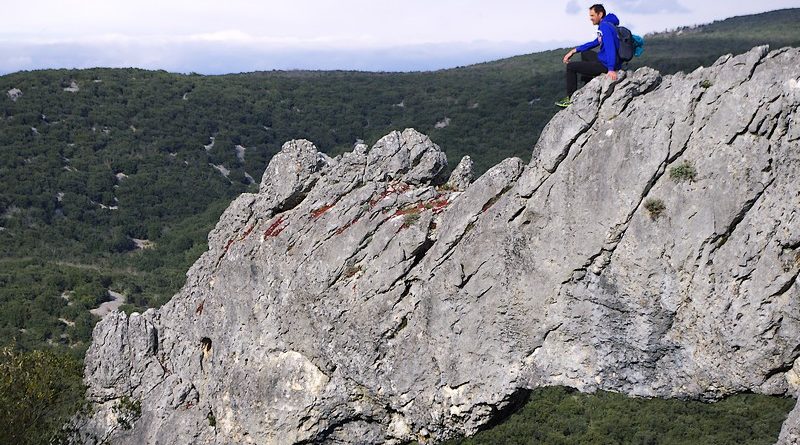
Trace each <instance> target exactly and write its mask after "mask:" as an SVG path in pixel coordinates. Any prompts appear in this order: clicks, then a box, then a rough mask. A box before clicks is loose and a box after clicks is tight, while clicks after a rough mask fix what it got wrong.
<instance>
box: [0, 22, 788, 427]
mask: <svg viewBox="0 0 800 445" xmlns="http://www.w3.org/2000/svg"><path fill="white" fill-rule="evenodd" d="M798 21H800V9H791V10H783V11H776V12H772V13H766V14H760V15H756V16H748V17H738V18H733V19H729V20H725V21H722V22H718V23H714V24H711V25H707V26H702V27H697V28H684V29H680V30H676V31H671V32H665V33H661V34H656V35H650V36H647V49H646V52H645V54H644V56H643V57H641V58H637V59H635V60H634V62H633V63H632V64H631V66H630V67H629V69H635V68H638V67H641V66H651V67H653V68H656V69H658V70H660V71H661V72H662V73H665V74H669V73H674V72H676V71H680V70H683V71H690V70H694V69H695V68H697V67H698V66H700V65H706V66H707V65H710V64H712V63H713V62H714V61H715V60H716V59H717V58H718V57H719V56H720V55H722V54H725V53H741V52H744V51H747V50H749V49H750V48H751V47H753V46H755V45H759V44H769V45H771V46H772V47H773V48H777V47H782V46H800V28H799V27H797V26H796V23H797V22H798ZM634 31H635V30H634ZM564 52H565V50H563V49H559V50H553V51H547V52H541V53H536V54H528V55H522V56H518V57H512V58H509V59H504V60H499V61H495V62H489V63H483V64H478V65H473V66H468V67H460V68H456V69H450V70H441V71H436V72H423V73H358V72H340V71H337V72H282V71H274V72H261V73H248V74H236V75H226V76H200V75H196V74H191V75H182V74H171V73H167V72H164V71H145V70H138V69H99V68H98V69H88V70H46V71H33V72H19V73H14V74H9V75H5V76H0V347H2V346H4V345H13V347H14V348H15V351H17V352H18V353H20V354H31V353H29V352H21V351H32V350H37V349H39V350H42V351H44V352H41V353H42V354H50V353H53V351H62V352H63V353H64V354H66V355H68V356H70V357H73V358H78V359H79V358H81V357H82V356H83V354H84V351H85V349H86V347H87V345H88V342H89V341H90V337H91V330H92V327H93V325H94V323H95V322H96V321H97V317H95V316H93V315H91V314H90V313H89V309H91V308H94V307H96V306H97V305H98V304H100V303H102V302H103V301H105V300H106V299H108V295H109V294H108V291H109V290H112V291H116V292H120V293H122V294H124V295H125V296H126V297H127V304H126V305H124V306H123V310H126V311H128V312H131V311H135V310H143V309H145V308H147V307H158V306H160V305H161V304H163V303H164V302H165V301H167V300H168V299H169V298H170V297H171V296H172V295H173V294H174V293H175V292H176V291H177V290H178V289H179V288H180V286H181V285H182V284H183V283H184V281H185V272H186V271H187V270H188V268H189V266H190V265H191V264H192V263H193V262H194V261H195V260H196V259H197V258H198V257H199V256H200V255H201V254H202V253H203V252H204V251H205V250H206V248H207V241H206V236H207V234H208V232H209V230H210V229H211V228H213V226H214V224H215V223H216V221H217V220H218V218H219V215H220V214H221V212H222V211H223V210H224V208H225V207H226V206H227V205H228V204H229V203H230V201H231V200H232V199H233V198H234V197H235V196H237V195H238V194H240V193H242V192H254V191H256V190H257V187H258V185H257V183H258V182H259V179H260V176H261V174H262V172H263V171H264V170H265V168H266V165H267V162H268V161H269V159H270V158H271V157H272V156H273V155H274V154H275V153H277V152H278V151H279V150H280V147H281V145H282V144H283V142H285V141H287V140H290V139H294V138H307V139H310V140H312V141H314V142H315V143H316V144H317V146H318V147H319V148H320V149H321V150H322V151H325V152H328V153H329V154H331V155H336V154H339V153H342V152H344V151H345V150H349V149H350V148H351V147H352V144H353V143H354V142H355V141H356V140H358V139H361V140H364V141H366V142H367V143H368V144H372V143H374V142H375V141H376V140H377V139H378V138H379V137H381V136H383V135H385V134H387V133H389V132H390V131H392V130H402V129H404V128H406V127H414V128H416V129H418V130H419V131H421V132H423V133H426V134H428V135H429V136H430V137H431V138H432V139H433V140H434V141H435V142H436V143H437V144H439V145H440V146H441V147H442V148H443V149H444V150H445V151H446V152H447V154H448V157H449V159H448V160H449V162H450V165H453V166H454V165H456V164H457V162H458V161H459V160H460V159H461V157H462V156H464V155H470V156H471V157H472V159H473V160H474V161H475V171H476V173H477V174H480V173H482V172H484V171H486V170H487V169H488V168H489V167H491V166H492V165H495V164H496V163H498V162H499V161H500V160H502V159H505V158H507V157H512V156H518V157H521V158H522V159H524V160H527V159H529V157H530V152H531V148H532V147H533V146H534V144H535V142H536V140H537V138H538V137H539V134H540V133H541V131H542V129H543V128H544V126H545V124H546V123H547V122H548V121H549V120H550V118H551V117H552V116H553V115H554V114H555V113H556V112H557V111H559V110H558V109H557V108H556V107H554V106H553V105H552V104H553V102H554V101H555V100H557V99H559V98H561V97H562V96H563V94H564V92H563V88H564V85H563V74H562V73H563V69H564V67H563V64H562V63H561V58H562V57H563V54H564ZM73 81H74V82H75V83H76V84H77V85H78V86H79V88H80V89H79V90H78V91H67V90H65V88H68V87H69V86H70V85H71V84H72V82H73ZM14 88H17V89H19V90H21V91H22V95H21V96H19V97H16V100H12V98H11V97H10V96H9V95H7V94H6V92H7V91H10V90H12V89H14ZM445 116H447V117H448V118H449V119H450V125H448V126H447V127H444V128H436V123H437V122H439V121H441V120H442V119H443V118H444V117H445ZM212 138H213V139H212ZM662 204H663V203H662ZM662 210H663V209H662ZM409 218H413V217H411V216H409ZM409 222H410V221H409ZM472 227H473V224H470V225H469V226H468V227H467V231H469V230H471V229H472ZM56 356H57V357H62V356H61V355H56ZM31 357H40V358H39V359H36V360H34V365H32V366H34V367H43V369H42V370H41V372H49V371H47V369H49V368H47V367H48V366H51V365H50V364H51V363H52V362H51V361H48V360H49V359H48V360H45V359H44V358H41V357H42V356H31ZM53 360H55V359H53ZM64 360H66V359H64ZM37 369H38V368H37ZM70 369H71V368H70ZM37 372H39V371H37ZM56 376H57V377H58V378H60V379H62V380H63V381H62V382H61V384H64V385H67V386H69V385H71V383H70V382H71V380H69V379H70V377H68V376H67V375H66V374H56ZM15 394H16V396H21V393H15ZM62 394H64V397H66V399H64V403H69V400H68V399H69V397H68V396H67V394H68V393H62ZM14 396H15V395H13V394H12V395H10V396H9V397H14ZM7 406H14V405H7ZM53 406H54V407H57V406H61V405H59V403H58V401H57V402H54V403H53ZM64 406H66V405H64ZM20 421H22V419H20ZM17 429H19V428H17ZM42 434H44V430H42ZM31 437H38V436H31ZM32 440H34V442H31V443H36V442H35V440H36V439H32ZM0 442H3V443H6V442H8V441H5V440H2V441H0ZM9 443H19V442H18V441H11V442H9Z"/></svg>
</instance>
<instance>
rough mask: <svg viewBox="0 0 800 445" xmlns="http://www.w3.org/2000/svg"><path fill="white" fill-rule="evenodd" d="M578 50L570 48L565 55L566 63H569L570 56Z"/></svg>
mask: <svg viewBox="0 0 800 445" xmlns="http://www.w3.org/2000/svg"><path fill="white" fill-rule="evenodd" d="M576 52H577V51H575V50H574V49H572V50H570V51H569V52H568V53H567V55H565V56H564V63H569V58H570V57H572V56H573V55H574V54H575V53H576Z"/></svg>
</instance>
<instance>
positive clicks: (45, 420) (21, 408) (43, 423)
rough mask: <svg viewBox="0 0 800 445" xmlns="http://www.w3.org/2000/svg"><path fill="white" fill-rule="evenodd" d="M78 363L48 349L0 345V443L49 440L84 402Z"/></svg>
mask: <svg viewBox="0 0 800 445" xmlns="http://www.w3.org/2000/svg"><path fill="white" fill-rule="evenodd" d="M82 368H83V366H82V365H81V362H80V360H78V359H76V358H74V357H72V356H70V355H68V354H62V353H58V352H53V351H51V350H39V351H32V352H21V351H16V350H14V348H13V347H12V346H6V347H3V348H2V349H0V443H3V444H17V445H38V444H48V443H50V441H51V440H52V439H53V438H54V437H56V435H57V434H58V432H59V431H60V429H61V427H62V426H63V425H64V424H65V423H66V422H67V421H68V420H69V419H70V418H71V417H72V415H73V414H75V413H77V412H78V411H79V410H80V409H81V407H83V406H84V397H83V394H84V391H85V387H84V386H83V383H82V374H83V372H82V371H83V369H82Z"/></svg>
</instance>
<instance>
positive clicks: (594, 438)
mask: <svg viewBox="0 0 800 445" xmlns="http://www.w3.org/2000/svg"><path fill="white" fill-rule="evenodd" d="M794 403H795V401H794V400H793V399H790V398H780V397H768V396H761V395H755V394H741V395H736V396H733V397H730V398H727V399H725V400H723V401H721V402H718V403H713V404H705V403H701V402H687V401H682V400H661V399H652V400H648V399H636V398H628V397H625V396H623V395H620V394H616V393H610V392H598V393H597V394H594V395H586V394H580V393H577V392H575V391H574V390H570V389H567V388H543V389H539V390H536V391H534V392H533V393H532V394H531V397H530V399H529V401H528V402H527V403H526V404H525V406H524V407H523V409H521V410H519V411H518V412H516V413H514V414H513V415H511V416H510V417H509V418H508V419H506V421H505V422H503V423H502V424H500V425H497V426H495V427H494V428H491V429H489V430H486V431H482V432H480V433H478V434H476V435H475V436H473V437H471V438H467V439H458V440H451V441H449V442H445V443H446V444H448V445H456V444H459V445H477V444H505V445H517V444H518V445H529V444H530V445H532V444H543V445H544V444H546V445H570V444H575V445H579V444H619V445H624V444H631V445H634V444H635V445H647V444H653V445H694V444H704V445H731V444H737V445H742V444H749V445H756V444H764V445H770V444H773V443H775V441H776V440H777V439H778V433H779V432H780V429H781V424H782V423H783V421H784V419H785V418H786V415H787V414H788V413H789V411H791V410H792V408H793V407H794Z"/></svg>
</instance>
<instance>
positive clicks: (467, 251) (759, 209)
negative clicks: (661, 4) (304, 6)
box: [79, 47, 800, 444]
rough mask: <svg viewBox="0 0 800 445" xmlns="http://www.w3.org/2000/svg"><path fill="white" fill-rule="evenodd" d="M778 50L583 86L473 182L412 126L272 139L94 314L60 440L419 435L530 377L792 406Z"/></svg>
mask: <svg viewBox="0 0 800 445" xmlns="http://www.w3.org/2000/svg"><path fill="white" fill-rule="evenodd" d="M798 59H800V50H798V49H791V48H784V49H779V50H776V51H772V52H769V51H768V49H767V48H766V47H758V48H754V49H753V50H752V51H750V52H748V53H745V54H742V55H738V56H726V57H723V58H720V60H718V61H717V62H716V63H715V64H714V65H712V66H710V67H707V68H702V69H698V70H696V71H694V72H692V73H688V74H685V73H679V74H676V75H674V76H662V75H660V74H659V73H658V72H656V71H654V70H652V69H649V68H642V69H639V70H637V71H635V72H632V73H630V72H629V73H626V74H625V75H624V76H623V77H622V79H620V80H619V81H617V82H609V81H608V80H607V79H604V78H598V79H595V80H593V81H592V82H590V83H589V84H588V85H587V86H586V87H584V88H583V89H581V90H580V91H579V92H578V93H577V94H576V96H575V97H574V105H573V106H571V107H570V108H568V109H567V110H565V111H563V112H560V113H559V114H558V115H556V116H555V117H554V118H553V120H552V121H551V122H550V123H548V125H547V126H546V128H545V129H544V131H543V133H542V136H541V138H540V140H539V141H538V143H536V145H535V147H534V149H533V152H534V153H533V157H532V160H531V163H530V164H529V165H527V166H526V165H524V164H523V163H522V162H521V161H520V160H519V159H507V160H505V161H503V162H501V163H500V164H498V165H497V166H495V167H493V168H492V169H490V170H489V171H487V172H486V173H485V174H483V175H482V176H480V177H479V178H477V179H476V180H474V182H471V181H470V180H469V179H468V178H469V176H470V175H469V174H468V173H469V170H470V168H469V161H466V160H465V161H463V162H462V163H461V164H459V167H457V168H456V169H455V172H454V173H453V175H451V179H450V180H447V178H446V177H445V171H446V161H445V156H444V153H442V151H441V150H439V148H438V147H437V146H436V145H435V144H433V143H432V142H431V141H430V139H428V138H427V137H426V136H424V135H421V134H419V133H418V132H416V131H414V130H406V131H404V132H402V133H399V132H394V133H391V134H389V135H387V136H386V137H385V138H383V139H381V140H380V141H378V142H377V143H376V144H375V146H373V147H372V149H370V150H368V149H367V147H366V146H364V145H363V144H361V145H357V146H356V147H355V148H354V150H353V151H352V152H349V153H345V154H344V155H342V156H340V157H337V158H336V159H330V158H328V157H326V156H324V155H322V154H320V153H319V152H318V151H317V150H316V149H315V148H314V147H313V145H312V144H311V143H309V142H307V141H292V142H290V143H288V144H287V145H285V146H284V148H283V150H282V151H281V153H280V154H278V155H276V156H275V157H274V158H273V160H272V161H271V162H270V165H269V167H268V169H267V172H266V173H265V175H264V178H263V180H262V187H261V189H260V192H259V193H255V194H244V195H241V196H240V197H239V198H237V199H236V200H235V201H234V202H233V203H232V204H231V205H230V207H229V208H228V209H227V210H226V211H225V213H224V214H223V215H222V217H221V218H220V222H219V223H218V224H217V227H216V228H215V229H214V230H213V231H212V232H211V233H210V234H209V250H208V252H206V253H205V254H204V255H203V256H202V257H201V258H200V259H199V260H198V261H197V262H196V263H195V264H194V265H193V266H192V268H191V270H190V271H189V272H188V274H187V282H186V285H185V286H184V287H183V288H182V289H181V290H180V292H178V294H176V295H175V296H174V297H173V298H172V300H171V301H170V302H169V303H167V304H166V305H164V306H163V307H162V308H160V309H158V310H148V311H147V312H145V313H144V314H141V315H132V316H130V317H127V316H125V315H124V314H118V313H115V314H111V315H109V316H108V317H106V318H105V319H104V320H103V321H101V322H100V323H98V325H97V327H96V328H95V331H94V341H93V343H92V346H91V347H90V349H89V351H88V352H87V358H86V381H87V384H88V385H89V390H88V396H89V398H90V400H91V401H92V402H93V404H94V412H93V414H92V415H91V416H90V417H87V418H83V419H80V422H79V423H80V424H79V432H80V434H81V435H82V436H81V437H82V438H83V440H84V441H85V442H92V439H91V438H93V437H94V438H96V439H97V440H96V441H102V440H111V441H113V443H119V444H128V443H130V444H133V443H156V442H158V443H220V444H222V443H258V444H270V443H274V444H301V443H403V442H406V441H410V440H417V441H420V442H424V443H437V442H439V441H441V440H444V439H446V438H448V437H452V436H453V435H456V434H471V433H473V432H475V431H476V430H477V429H478V428H479V427H480V426H481V425H484V424H485V423H486V422H488V421H489V420H491V418H492V416H493V415H495V414H496V413H497V412H498V411H500V410H502V409H503V408H504V407H506V406H508V405H509V404H512V403H514V402H515V401H516V400H517V398H518V397H519V396H520V395H521V394H524V392H525V391H527V390H528V389H532V388H536V387H541V386H548V385H567V386H571V387H574V388H578V389H580V390H582V391H595V390H598V389H606V390H614V391H619V392H623V393H626V394H630V395H637V396H648V397H650V396H658V397H688V398H697V399H703V400H715V399H718V398H720V397H724V396H726V395H728V394H732V393H735V392H741V391H754V392H759V393H766V394H785V395H793V396H796V395H797V393H798V391H799V390H800V361H799V360H798V356H800V285H799V284H798V276H800V213H798V208H800V201H798V199H800V181H797V178H798V176H800V114H798V108H800V87H798V80H799V79H800V67H799V66H798V64H797V63H796V61H797V60H798ZM445 181H448V183H445ZM132 401H135V403H134V402H132ZM136 404H140V412H138V411H139V410H131V409H129V407H130V406H136ZM796 412H797V410H795V413H794V414H793V416H794V417H793V418H794V419H796V418H797V413H796ZM120 419H121V420H120ZM121 425H130V426H131V429H129V430H125V429H124V428H122V427H121ZM793 428H794V430H793ZM793 434H794V435H795V436H796V435H797V433H796V427H795V426H793V425H791V424H789V423H788V421H787V425H786V426H785V427H784V433H783V436H782V438H783V439H781V440H783V441H784V442H783V443H793V442H792V441H793V440H795V439H792V437H794V436H792V435H793Z"/></svg>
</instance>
